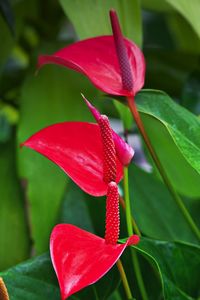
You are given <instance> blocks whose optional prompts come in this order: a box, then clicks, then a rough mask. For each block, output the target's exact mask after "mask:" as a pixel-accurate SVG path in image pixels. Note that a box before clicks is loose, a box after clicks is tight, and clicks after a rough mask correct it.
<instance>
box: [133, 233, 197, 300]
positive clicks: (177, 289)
mask: <svg viewBox="0 0 200 300" xmlns="http://www.w3.org/2000/svg"><path fill="white" fill-rule="evenodd" d="M134 248H136V249H137V250H138V251H139V253H141V254H142V255H144V257H146V258H147V259H148V260H150V262H151V263H152V264H153V265H154V266H155V267H156V268H157V271H158V273H159V276H160V280H161V283H162V287H163V294H164V299H165V300H179V299H180V300H193V299H197V297H198V296H199V292H200V289H199V265H200V247H198V246H194V245H190V244H184V243H179V242H176V243H172V242H165V241H157V240H150V239H145V238H142V239H141V241H140V243H139V245H138V246H137V247H134Z"/></svg>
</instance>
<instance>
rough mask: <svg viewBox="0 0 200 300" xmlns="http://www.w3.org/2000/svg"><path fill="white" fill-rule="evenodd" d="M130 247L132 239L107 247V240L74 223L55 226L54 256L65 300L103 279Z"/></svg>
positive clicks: (53, 236)
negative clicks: (128, 246)
mask: <svg viewBox="0 0 200 300" xmlns="http://www.w3.org/2000/svg"><path fill="white" fill-rule="evenodd" d="M138 241H139V240H138V239H137V241H136V243H137V242H138ZM127 245H129V240H128V241H127V242H126V244H116V245H110V244H106V242H105V240H104V239H102V238H100V237H98V236H96V235H94V234H92V233H89V232H87V231H84V230H82V229H80V228H78V227H76V226H73V225H70V224H59V225H57V226H56V227H54V229H53V232H52V234H51V239H50V253H51V259H52V262H53V266H54V269H55V271H56V274H57V278H58V282H59V285H60V290H61V297H62V300H64V299H66V298H67V297H69V296H70V295H72V294H74V293H76V292H78V291H79V290H81V289H83V288H84V287H86V286H88V285H90V284H93V283H95V282H96V281H97V280H99V279H100V278H101V277H103V276H104V275H105V274H106V273H107V272H108V271H109V270H110V269H111V268H112V266H113V265H114V264H115V263H116V261H117V260H118V259H119V257H120V256H121V255H122V253H123V251H124V249H125V248H126V247H127Z"/></svg>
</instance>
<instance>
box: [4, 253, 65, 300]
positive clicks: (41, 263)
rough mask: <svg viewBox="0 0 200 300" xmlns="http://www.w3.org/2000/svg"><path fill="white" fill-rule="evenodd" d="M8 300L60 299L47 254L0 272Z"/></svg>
mask: <svg viewBox="0 0 200 300" xmlns="http://www.w3.org/2000/svg"><path fill="white" fill-rule="evenodd" d="M0 276H1V277H2V278H3V280H4V282H5V284H6V287H7V290H8V293H9V297H10V300H18V299H21V300H41V299H43V300H60V292H59V287H58V284H57V280H56V276H55V274H54V271H53V267H52V264H51V260H50V258H49V255H47V254H43V255H41V256H39V257H36V258H34V259H32V260H29V261H27V262H24V263H22V264H19V265H17V266H15V267H12V268H11V269H8V270H7V271H5V272H3V273H0Z"/></svg>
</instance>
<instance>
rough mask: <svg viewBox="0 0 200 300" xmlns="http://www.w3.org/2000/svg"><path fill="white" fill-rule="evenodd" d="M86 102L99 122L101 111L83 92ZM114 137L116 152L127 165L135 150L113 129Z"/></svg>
mask: <svg viewBox="0 0 200 300" xmlns="http://www.w3.org/2000/svg"><path fill="white" fill-rule="evenodd" d="M81 95H82V97H83V99H84V101H85V103H86V104H87V106H88V108H89V110H90V111H91V113H92V115H93V117H94V118H95V120H96V121H97V123H99V119H100V117H101V114H100V112H99V111H98V110H97V109H96V108H95V107H94V106H93V105H92V104H91V103H90V102H89V101H88V100H87V99H86V98H85V96H84V95H83V94H81ZM112 138H113V141H114V144H115V149H116V154H117V157H118V159H119V161H120V162H121V163H122V164H123V165H124V166H127V165H129V163H130V162H131V159H132V158H133V155H134V150H133V148H132V147H131V146H129V144H127V143H126V142H125V141H124V140H123V139H122V138H121V137H120V136H119V135H118V134H116V132H115V131H113V130H112Z"/></svg>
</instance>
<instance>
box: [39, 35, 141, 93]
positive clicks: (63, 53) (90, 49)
mask: <svg viewBox="0 0 200 300" xmlns="http://www.w3.org/2000/svg"><path fill="white" fill-rule="evenodd" d="M124 42H125V45H126V47H127V53H128V59H129V62H130V67H131V72H132V77H133V90H132V91H127V90H124V89H123V87H122V79H121V72H120V68H119V62H118V58H117V54H116V49H115V43H114V38H113V36H112V35H111V36H99V37H95V38H90V39H86V40H83V41H80V42H77V43H74V44H72V45H70V46H67V47H65V48H63V49H61V50H59V51H57V52H56V53H54V54H53V55H41V56H40V57H39V60H38V67H39V68H40V67H42V65H44V64H49V63H53V64H59V65H63V66H65V67H67V68H70V69H73V70H75V71H77V72H80V73H83V74H84V75H86V76H87V77H88V78H89V79H90V81H91V82H92V83H93V84H94V85H95V86H96V87H97V88H99V89H100V90H102V91H103V92H105V93H107V94H111V95H118V96H134V95H135V94H136V93H137V92H138V91H139V90H140V89H141V88H142V87H143V85H144V77H145V60H144V56H143V53H142V51H141V50H140V48H139V47H138V46H137V45H136V44H134V43H133V42H132V41H130V40H128V39H125V38H124Z"/></svg>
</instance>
